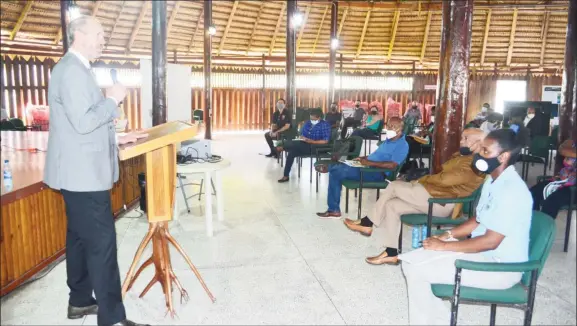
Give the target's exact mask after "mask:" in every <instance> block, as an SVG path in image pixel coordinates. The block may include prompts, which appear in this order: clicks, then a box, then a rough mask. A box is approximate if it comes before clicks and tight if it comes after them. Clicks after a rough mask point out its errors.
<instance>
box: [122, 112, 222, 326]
mask: <svg viewBox="0 0 577 326" xmlns="http://www.w3.org/2000/svg"><path fill="white" fill-rule="evenodd" d="M144 132H146V133H148V137H147V138H144V139H141V140H139V141H138V142H136V143H133V144H127V145H123V146H120V151H119V158H120V160H121V161H124V160H127V159H130V158H133V157H135V156H139V155H142V154H144V155H145V163H146V206H147V215H148V222H149V223H150V225H149V228H148V233H147V234H146V236H145V237H144V239H143V240H142V242H141V243H140V246H139V247H138V250H137V251H136V254H135V255H134V260H133V261H132V264H131V265H130V269H129V270H128V274H127V275H126V279H125V280H124V284H123V286H122V296H123V297H124V295H125V294H126V292H127V291H128V290H130V288H131V287H132V285H133V284H134V281H136V279H137V278H138V276H139V275H140V273H141V272H142V271H143V270H144V269H145V268H146V267H147V266H149V265H151V264H154V267H155V270H156V272H155V274H154V277H153V278H152V280H151V281H150V283H148V285H147V286H146V288H145V289H144V291H142V293H141V294H140V297H141V298H142V297H143V296H144V295H145V294H146V293H147V292H148V290H150V288H151V287H152V286H153V285H154V284H155V283H156V282H159V283H160V285H161V286H162V291H163V292H164V295H165V297H166V306H167V308H168V312H169V313H170V314H171V316H173V317H174V314H175V313H174V307H173V305H172V283H173V282H174V283H175V285H176V287H177V288H178V290H179V291H180V294H181V301H183V300H188V294H187V292H186V290H185V289H184V288H183V287H182V284H181V283H180V282H179V281H178V278H177V277H176V275H175V274H174V271H173V270H172V266H171V263H170V251H169V248H168V243H171V244H172V245H173V246H174V247H175V248H176V250H178V252H180V254H181V255H182V256H183V257H184V259H185V260H186V262H187V263H188V265H189V266H190V268H191V269H192V271H193V272H194V274H195V275H196V277H197V278H198V280H199V281H200V284H201V285H202V287H203V288H204V290H205V291H206V293H207V294H208V296H209V297H210V299H211V300H212V301H213V302H214V301H215V298H214V297H213V295H212V294H211V293H210V290H209V289H208V287H207V286H206V284H205V283H204V281H203V279H202V277H201V276H200V274H199V272H198V270H197V269H196V267H195V266H194V265H193V264H192V261H191V260H190V258H189V257H188V256H187V255H186V253H185V252H184V250H183V248H182V247H181V246H180V244H178V242H176V240H175V239H174V238H173V237H172V235H170V233H169V232H168V222H169V221H171V220H172V211H173V207H174V189H175V188H174V187H175V179H176V144H177V143H180V142H182V141H184V140H188V139H191V138H193V137H194V136H195V135H196V133H197V128H196V127H195V126H193V125H191V124H188V123H185V122H180V121H174V122H169V123H165V124H162V125H159V126H156V127H152V128H150V129H148V130H145V131H144ZM150 240H152V257H150V258H148V259H147V260H146V261H145V262H144V263H143V264H142V265H141V266H140V268H138V270H137V271H136V274H135V273H134V270H135V269H136V264H138V262H139V261H140V258H141V256H142V253H143V252H144V249H145V248H146V246H147V245H148V243H149V242H150Z"/></svg>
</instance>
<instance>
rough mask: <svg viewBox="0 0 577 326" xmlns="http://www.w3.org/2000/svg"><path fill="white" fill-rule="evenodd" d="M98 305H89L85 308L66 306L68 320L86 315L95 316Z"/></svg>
mask: <svg viewBox="0 0 577 326" xmlns="http://www.w3.org/2000/svg"><path fill="white" fill-rule="evenodd" d="M97 314H98V305H95V304H94V305H91V306H87V307H74V306H71V305H68V319H80V318H84V317H85V316H88V315H97Z"/></svg>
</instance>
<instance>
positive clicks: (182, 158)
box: [176, 147, 222, 165]
mask: <svg viewBox="0 0 577 326" xmlns="http://www.w3.org/2000/svg"><path fill="white" fill-rule="evenodd" d="M192 151H194V152H196V156H193V155H192V154H193V152H192ZM220 161H222V157H221V156H220V155H210V156H208V155H206V157H200V155H199V153H198V150H197V149H196V148H192V147H189V148H187V149H186V152H185V153H184V154H180V153H179V154H176V163H177V164H178V165H189V164H193V163H218V162H220Z"/></svg>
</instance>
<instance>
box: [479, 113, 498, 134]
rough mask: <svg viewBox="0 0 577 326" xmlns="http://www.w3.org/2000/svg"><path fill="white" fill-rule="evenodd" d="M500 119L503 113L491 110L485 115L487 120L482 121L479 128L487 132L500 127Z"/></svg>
mask: <svg viewBox="0 0 577 326" xmlns="http://www.w3.org/2000/svg"><path fill="white" fill-rule="evenodd" d="M502 121H503V115H502V114H501V113H498V112H492V113H490V114H489V115H488V116H487V120H486V121H485V122H483V123H482V124H481V127H479V128H480V129H481V130H483V131H484V132H485V133H487V134H488V133H490V132H491V131H493V130H497V129H499V128H501V122H502Z"/></svg>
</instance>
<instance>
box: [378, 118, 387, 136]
mask: <svg viewBox="0 0 577 326" xmlns="http://www.w3.org/2000/svg"><path fill="white" fill-rule="evenodd" d="M383 128H385V120H383V119H381V121H379V126H378V127H377V135H380V134H381V132H383Z"/></svg>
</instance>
